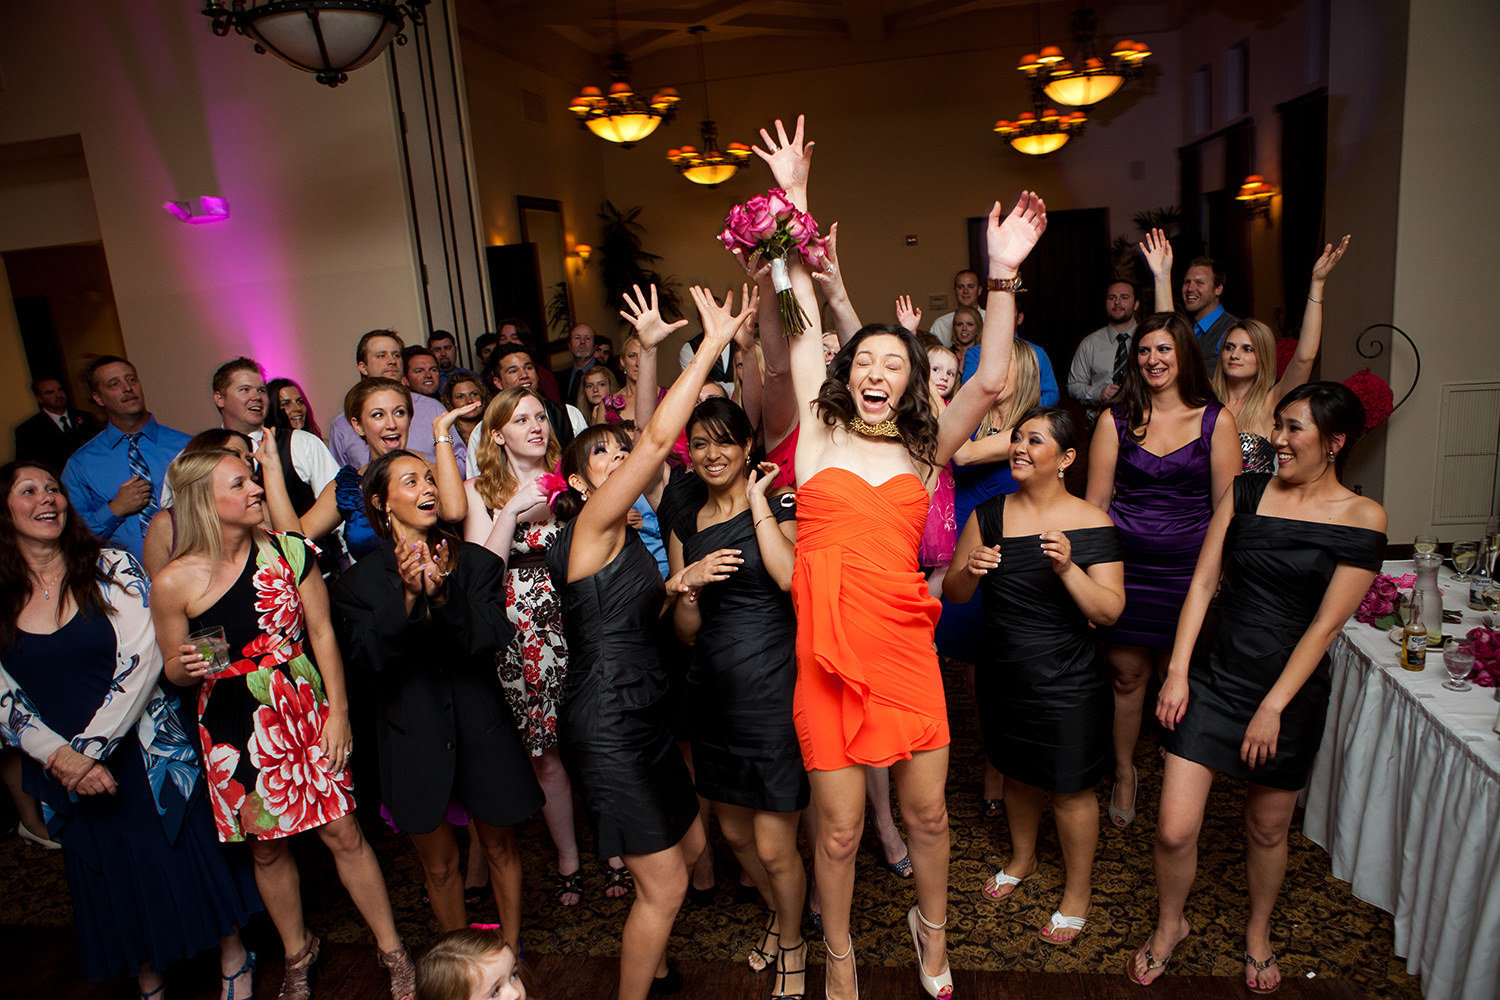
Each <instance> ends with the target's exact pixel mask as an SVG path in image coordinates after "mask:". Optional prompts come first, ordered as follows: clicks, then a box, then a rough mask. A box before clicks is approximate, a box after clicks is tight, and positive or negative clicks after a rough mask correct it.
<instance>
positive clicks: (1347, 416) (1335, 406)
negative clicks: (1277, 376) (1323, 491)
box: [1276, 382, 1365, 475]
mask: <svg viewBox="0 0 1500 1000" xmlns="http://www.w3.org/2000/svg"><path fill="white" fill-rule="evenodd" d="M1304 399H1305V400H1307V406H1308V409H1310V410H1312V419H1313V426H1314V427H1316V428H1317V429H1318V433H1319V434H1320V435H1321V436H1322V438H1323V440H1324V441H1326V442H1329V443H1330V444H1331V443H1332V441H1333V436H1334V435H1335V434H1342V435H1344V446H1343V447H1342V448H1340V449H1339V451H1338V456H1337V457H1336V458H1335V459H1334V460H1333V471H1334V474H1335V475H1343V472H1344V462H1345V460H1346V459H1348V457H1349V449H1351V448H1353V447H1354V444H1355V442H1357V441H1358V440H1359V439H1360V438H1362V437H1364V435H1365V406H1364V404H1363V403H1361V402H1360V401H1359V397H1358V396H1356V395H1355V394H1354V391H1353V390H1352V389H1350V388H1349V387H1348V386H1346V385H1343V384H1341V383H1338V382H1304V383H1302V384H1301V385H1299V386H1297V387H1296V388H1295V389H1293V390H1291V391H1290V392H1288V393H1287V394H1286V395H1285V396H1282V397H1281V402H1279V403H1277V404H1276V416H1277V417H1280V416H1281V411H1282V410H1285V409H1286V408H1287V407H1288V406H1291V405H1292V404H1293V403H1298V402H1301V401H1302V400H1304Z"/></svg>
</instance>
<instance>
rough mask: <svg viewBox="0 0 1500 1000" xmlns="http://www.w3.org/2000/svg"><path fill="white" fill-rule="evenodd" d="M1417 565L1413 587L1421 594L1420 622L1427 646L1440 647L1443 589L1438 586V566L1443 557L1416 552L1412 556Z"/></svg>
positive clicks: (1432, 648)
mask: <svg viewBox="0 0 1500 1000" xmlns="http://www.w3.org/2000/svg"><path fill="white" fill-rule="evenodd" d="M1412 562H1413V563H1415V564H1416V567H1417V582H1416V584H1415V589H1416V590H1418V591H1420V592H1421V594H1422V624H1423V625H1426V626H1427V648H1428V649H1429V650H1438V649H1440V648H1442V644H1443V640H1442V635H1443V591H1442V588H1441V587H1439V586H1438V577H1437V574H1438V567H1439V566H1441V565H1442V564H1443V557H1442V556H1440V555H1438V554H1437V553H1436V552H1418V553H1417V554H1416V555H1414V556H1412Z"/></svg>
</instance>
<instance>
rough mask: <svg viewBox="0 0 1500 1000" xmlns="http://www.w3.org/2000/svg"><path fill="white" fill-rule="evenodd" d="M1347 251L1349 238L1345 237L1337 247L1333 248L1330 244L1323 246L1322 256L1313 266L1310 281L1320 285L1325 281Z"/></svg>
mask: <svg viewBox="0 0 1500 1000" xmlns="http://www.w3.org/2000/svg"><path fill="white" fill-rule="evenodd" d="M1348 249H1349V237H1348V236H1347V235H1345V236H1344V238H1343V239H1341V240H1339V245H1338V246H1334V245H1333V244H1332V243H1330V244H1328V245H1327V246H1325V247H1324V248H1323V255H1322V256H1321V257H1319V258H1318V259H1317V262H1316V263H1314V264H1313V269H1312V280H1313V281H1314V282H1316V283H1318V284H1320V285H1321V284H1322V283H1323V282H1325V281H1327V280H1328V273H1329V272H1330V271H1332V270H1333V269H1334V268H1335V267H1336V266H1337V265H1338V262H1339V261H1341V260H1343V259H1344V251H1345V250H1348Z"/></svg>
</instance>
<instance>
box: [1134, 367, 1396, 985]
mask: <svg viewBox="0 0 1500 1000" xmlns="http://www.w3.org/2000/svg"><path fill="white" fill-rule="evenodd" d="M1274 427H1275V430H1274V433H1273V434H1272V436H1271V443H1272V444H1273V445H1275V447H1276V454H1277V459H1278V467H1277V470H1276V474H1275V475H1274V476H1266V475H1244V476H1240V477H1239V478H1238V479H1237V480H1236V481H1235V485H1234V489H1233V490H1232V492H1231V495H1230V496H1228V497H1225V498H1224V501H1223V502H1222V503H1220V504H1219V507H1218V509H1217V510H1216V511H1215V512H1214V519H1213V523H1212V524H1211V525H1210V526H1209V531H1208V537H1207V539H1206V540H1205V542H1204V546H1203V554H1202V556H1201V557H1200V558H1199V561H1198V570H1197V572H1196V573H1195V574H1194V576H1193V584H1192V587H1191V589H1190V590H1189V591H1188V597H1187V602H1186V603H1185V604H1184V605H1183V610H1182V620H1181V622H1180V623H1179V625H1178V628H1177V639H1176V643H1175V645H1174V646H1173V649H1172V660H1171V663H1170V665H1169V667H1168V672H1167V680H1166V683H1165V684H1163V685H1162V690H1161V696H1160V698H1159V699H1158V701H1157V707H1156V714H1157V718H1158V719H1160V720H1161V723H1162V725H1163V726H1165V727H1166V728H1167V730H1168V733H1167V734H1166V737H1165V738H1164V740H1163V745H1164V747H1165V749H1166V751H1167V760H1166V770H1165V775H1164V778H1163V782H1162V795H1161V819H1160V821H1159V823H1158V825H1157V830H1156V881H1157V892H1158V896H1159V900H1158V915H1157V924H1156V930H1155V932H1154V933H1153V934H1152V936H1151V938H1150V940H1149V941H1147V942H1146V944H1145V945H1144V946H1142V948H1141V949H1140V950H1139V951H1138V952H1136V954H1135V956H1134V957H1133V958H1132V959H1131V962H1130V969H1129V973H1130V977H1131V978H1132V979H1134V980H1135V981H1136V982H1139V983H1142V984H1143V985H1144V984H1149V983H1150V982H1153V981H1155V979H1156V978H1157V977H1158V976H1159V975H1160V970H1161V969H1162V968H1163V967H1164V966H1165V965H1166V963H1167V959H1168V958H1170V957H1171V954H1172V951H1173V949H1175V948H1176V947H1177V945H1178V944H1179V943H1181V941H1182V939H1183V938H1185V937H1187V935H1188V933H1189V932H1190V931H1191V928H1190V927H1189V926H1188V923H1187V921H1186V920H1185V919H1184V918H1183V908H1184V906H1185V904H1186V903H1187V895H1188V890H1189V889H1190V888H1191V886H1192V884H1193V878H1194V876H1195V874H1196V873H1197V851H1198V830H1199V828H1200V827H1201V825H1202V821H1203V810H1204V805H1205V803H1206V801H1207V799H1208V792H1209V787H1210V786H1211V785H1212V783H1213V774H1214V772H1215V771H1222V772H1223V773H1225V774H1228V775H1229V776H1231V777H1233V778H1237V779H1241V780H1244V781H1247V782H1248V783H1249V787H1248V789H1247V791H1246V796H1245V824H1246V827H1247V828H1248V830H1249V831H1250V838H1249V844H1248V845H1247V849H1248V855H1249V856H1248V860H1247V864H1246V868H1247V870H1248V873H1249V883H1250V884H1249V897H1250V916H1249V922H1248V925H1247V926H1246V928H1245V970H1246V971H1245V985H1246V986H1247V987H1249V988H1250V989H1251V990H1252V991H1254V992H1257V993H1266V992H1270V991H1271V990H1274V989H1276V987H1277V986H1278V985H1279V984H1280V982H1281V973H1280V971H1279V970H1278V969H1277V968H1276V956H1275V954H1274V952H1273V951H1272V948H1271V911H1272V908H1273V907H1274V906H1275V904H1276V896H1277V894H1278V893H1279V892H1280V890H1281V882H1282V878H1283V877H1284V875H1285V873H1286V834H1287V828H1288V826H1289V825H1290V823H1291V818H1292V810H1293V809H1294V808H1295V807H1296V804H1297V795H1298V792H1299V791H1300V790H1301V788H1302V786H1303V785H1304V784H1306V782H1307V774H1308V771H1309V770H1310V769H1311V767H1312V762H1313V758H1314V756H1315V755H1316V754H1317V752H1318V744H1319V743H1320V741H1321V740H1322V736H1323V721H1324V716H1325V714H1326V712H1327V709H1328V686H1329V681H1328V655H1327V654H1328V646H1329V644H1330V643H1332V642H1333V639H1334V637H1335V636H1337V635H1338V633H1339V630H1340V629H1341V628H1343V625H1344V623H1345V622H1346V621H1348V619H1349V616H1350V615H1352V614H1353V613H1354V611H1355V609H1356V608H1357V607H1358V606H1359V602H1360V599H1361V598H1362V597H1364V595H1365V591H1366V590H1368V589H1369V586H1370V582H1371V581H1372V580H1373V579H1374V577H1375V573H1376V572H1377V571H1378V570H1379V568H1380V561H1381V557H1382V556H1383V554H1384V551H1385V534H1384V532H1385V525H1386V516H1385V511H1384V509H1382V508H1381V506H1380V505H1379V504H1378V503H1376V502H1375V501H1373V500H1369V499H1366V498H1364V497H1360V496H1357V495H1355V494H1354V493H1352V492H1351V491H1349V490H1348V489H1346V488H1345V487H1344V486H1343V485H1342V484H1341V483H1340V482H1339V475H1338V474H1339V470H1340V469H1341V468H1342V467H1343V463H1344V458H1345V456H1346V455H1347V454H1348V452H1349V447H1350V445H1351V444H1352V443H1353V442H1354V441H1355V439H1356V438H1357V437H1358V436H1359V434H1360V433H1361V432H1362V431H1363V429H1364V409H1363V407H1361V406H1360V404H1359V400H1358V399H1357V398H1356V397H1355V396H1354V394H1353V393H1352V392H1350V391H1349V390H1348V389H1346V388H1345V387H1343V386H1341V385H1339V384H1337V383H1334V382H1312V383H1308V384H1307V385H1303V386H1299V387H1297V388H1296V389H1293V390H1292V391H1291V392H1289V393H1288V394H1287V395H1286V396H1285V397H1283V398H1282V401H1281V403H1280V404H1278V405H1277V407H1276V417H1275V424H1274ZM1216 591H1217V592H1218V593H1219V598H1218V601H1217V604H1218V616H1217V617H1218V621H1217V625H1216V627H1215V626H1210V627H1209V628H1208V633H1209V634H1208V635H1206V636H1205V637H1204V638H1205V639H1206V640H1207V642H1206V643H1205V644H1204V647H1205V649H1200V651H1199V652H1197V653H1195V651H1194V647H1195V645H1197V644H1198V637H1199V633H1200V631H1202V630H1203V629H1204V619H1205V617H1206V616H1207V614H1208V611H1209V605H1210V603H1211V602H1212V601H1213V599H1214V594H1215V592H1216ZM1205 650H1206V651H1205ZM1260 956H1265V957H1260Z"/></svg>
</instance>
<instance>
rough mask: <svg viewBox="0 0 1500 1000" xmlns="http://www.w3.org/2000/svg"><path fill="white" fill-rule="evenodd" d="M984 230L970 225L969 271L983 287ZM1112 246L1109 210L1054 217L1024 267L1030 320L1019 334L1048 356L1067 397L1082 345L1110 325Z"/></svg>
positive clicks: (977, 223)
mask: <svg viewBox="0 0 1500 1000" xmlns="http://www.w3.org/2000/svg"><path fill="white" fill-rule="evenodd" d="M984 224H985V220H984V219H982V218H977V219H969V220H968V233H969V266H970V267H971V268H973V269H974V270H975V271H978V272H979V275H980V280H981V283H983V282H984V281H986V280H987V279H988V278H989V275H988V274H986V273H985V272H986V270H987V268H988V264H989V259H988V255H987V254H986V252H985V249H984ZM1109 243H1110V235H1109V210H1108V209H1106V208H1079V209H1069V210H1063V211H1055V212H1048V213H1047V232H1046V233H1044V234H1043V235H1042V240H1041V242H1040V243H1038V244H1037V246H1036V249H1035V250H1033V251H1032V252H1031V256H1029V257H1027V258H1026V262H1025V263H1024V264H1022V265H1021V283H1022V285H1023V286H1024V287H1025V288H1026V291H1024V292H1022V293H1021V294H1020V296H1019V297H1018V299H1017V302H1018V305H1019V308H1020V310H1021V313H1022V315H1023V316H1024V317H1025V318H1024V320H1023V321H1022V323H1021V329H1020V330H1019V331H1018V332H1019V334H1020V336H1021V337H1023V338H1024V339H1026V340H1027V341H1029V342H1030V343H1032V344H1034V345H1036V346H1037V347H1038V348H1041V349H1042V350H1045V351H1046V352H1047V357H1048V359H1049V360H1051V362H1052V370H1053V372H1054V373H1055V374H1056V376H1057V388H1058V390H1059V391H1060V392H1063V393H1066V392H1067V380H1068V365H1069V364H1071V363H1072V361H1073V351H1074V350H1075V349H1076V348H1077V346H1078V342H1079V341H1080V340H1082V339H1083V338H1084V337H1085V336H1087V335H1088V334H1089V332H1090V331H1093V330H1096V329H1098V328H1099V327H1100V326H1103V325H1104V320H1105V317H1104V292H1105V289H1106V287H1107V286H1108V284H1109V279H1110V275H1111V272H1110V263H1109Z"/></svg>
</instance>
